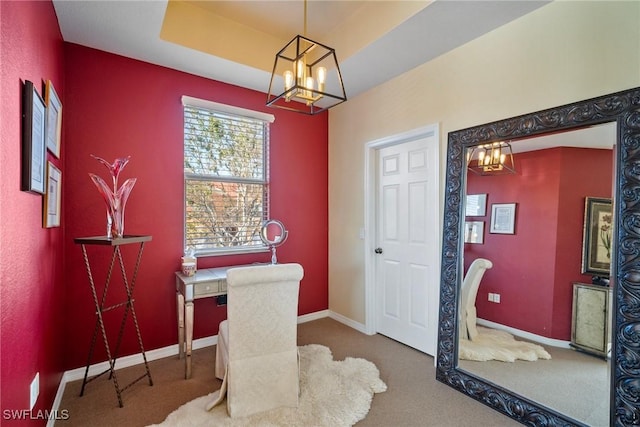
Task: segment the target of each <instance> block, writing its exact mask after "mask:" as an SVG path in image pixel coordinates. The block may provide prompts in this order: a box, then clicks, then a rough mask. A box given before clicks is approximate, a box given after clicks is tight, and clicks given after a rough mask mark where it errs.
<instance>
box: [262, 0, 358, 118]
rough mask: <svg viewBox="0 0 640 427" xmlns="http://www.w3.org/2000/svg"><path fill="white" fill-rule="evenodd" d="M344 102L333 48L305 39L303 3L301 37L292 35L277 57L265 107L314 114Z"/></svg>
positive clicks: (305, 21)
mask: <svg viewBox="0 0 640 427" xmlns="http://www.w3.org/2000/svg"><path fill="white" fill-rule="evenodd" d="M346 100H347V95H346V93H345V91H344V85H343V84H342V75H341V74H340V67H339V66H338V59H337V58H336V51H335V49H332V48H330V47H328V46H325V45H323V44H322V43H318V42H314V41H313V40H310V39H308V38H307V0H305V1H304V35H303V36H301V35H297V36H295V37H294V38H293V40H291V41H290V42H289V43H288V44H287V45H286V46H285V47H283V48H282V49H281V50H280V51H279V52H278V53H277V54H276V59H275V62H274V64H273V71H272V72H271V81H270V82H269V92H268V94H267V105H268V106H270V107H276V108H282V109H285V110H290V111H295V112H298V113H303V114H309V115H314V114H318V113H321V112H323V111H325V110H327V109H329V108H331V107H334V106H336V105H338V104H340V103H342V102H344V101H346Z"/></svg>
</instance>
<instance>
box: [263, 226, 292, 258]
mask: <svg viewBox="0 0 640 427" xmlns="http://www.w3.org/2000/svg"><path fill="white" fill-rule="evenodd" d="M288 235H289V232H288V231H287V230H286V229H285V228H284V224H282V222H280V221H278V220H277V219H269V220H267V221H265V222H264V223H263V224H262V228H261V229H260V239H261V240H262V242H263V243H264V244H265V245H267V246H268V247H269V249H271V264H277V263H278V258H277V256H276V248H277V247H278V246H280V245H281V244H283V243H284V242H285V240H287V237H288Z"/></svg>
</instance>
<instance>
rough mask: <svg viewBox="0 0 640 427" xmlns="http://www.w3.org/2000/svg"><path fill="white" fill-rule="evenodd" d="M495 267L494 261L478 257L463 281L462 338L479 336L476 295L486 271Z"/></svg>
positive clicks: (461, 307) (461, 297) (461, 305)
mask: <svg viewBox="0 0 640 427" xmlns="http://www.w3.org/2000/svg"><path fill="white" fill-rule="evenodd" d="M491 267H493V263H492V262H491V261H489V260H488V259H484V258H477V259H475V260H474V261H473V262H472V263H471V265H470V266H469V269H468V270H467V274H465V276H464V280H463V281H462V287H461V289H460V338H461V339H470V340H472V341H473V339H474V338H475V337H476V336H478V330H477V328H476V320H477V315H476V296H477V295H478V288H479V287H480V281H481V280H482V276H484V272H485V271H486V270H488V269H490V268H491Z"/></svg>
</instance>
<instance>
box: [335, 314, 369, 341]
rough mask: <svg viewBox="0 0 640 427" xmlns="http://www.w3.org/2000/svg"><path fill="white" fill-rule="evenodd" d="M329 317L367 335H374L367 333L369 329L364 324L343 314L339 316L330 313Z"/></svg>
mask: <svg viewBox="0 0 640 427" xmlns="http://www.w3.org/2000/svg"><path fill="white" fill-rule="evenodd" d="M329 317H330V318H332V319H333V320H335V321H337V322H340V323H342V324H345V325H347V326H349V327H350V328H352V329H355V330H356V331H358V332H361V333H363V334H365V335H373V334H370V333H367V328H366V327H365V325H363V324H362V323H359V322H356V321H354V320H351V319H349V318H348V317H345V316H343V315H342V314H338V313H335V312H333V311H330V312H329Z"/></svg>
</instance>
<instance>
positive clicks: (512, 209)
mask: <svg viewBox="0 0 640 427" xmlns="http://www.w3.org/2000/svg"><path fill="white" fill-rule="evenodd" d="M515 223H516V204H515V203H494V204H493V205H491V228H490V230H489V232H491V233H494V234H514V232H515Z"/></svg>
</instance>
